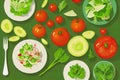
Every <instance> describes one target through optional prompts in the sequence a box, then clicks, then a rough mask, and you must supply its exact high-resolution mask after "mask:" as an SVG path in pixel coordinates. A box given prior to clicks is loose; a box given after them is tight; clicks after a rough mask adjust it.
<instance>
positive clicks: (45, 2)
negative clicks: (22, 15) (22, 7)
mask: <svg viewBox="0 0 120 80" xmlns="http://www.w3.org/2000/svg"><path fill="white" fill-rule="evenodd" d="M47 3H48V0H44V1H43V3H42V5H41V7H42V8H44V7H45V6H46V5H47Z"/></svg>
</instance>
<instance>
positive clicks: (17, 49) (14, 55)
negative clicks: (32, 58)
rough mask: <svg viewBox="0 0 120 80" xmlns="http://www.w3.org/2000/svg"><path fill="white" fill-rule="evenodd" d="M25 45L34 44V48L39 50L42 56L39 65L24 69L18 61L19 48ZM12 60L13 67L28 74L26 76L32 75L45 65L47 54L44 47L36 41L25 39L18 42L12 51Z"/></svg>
mask: <svg viewBox="0 0 120 80" xmlns="http://www.w3.org/2000/svg"><path fill="white" fill-rule="evenodd" d="M25 43H29V44H36V47H37V48H38V49H39V50H40V52H41V54H42V57H41V58H42V59H41V61H40V62H39V63H37V64H35V65H33V66H32V67H31V68H26V67H24V66H23V65H22V64H21V63H20V62H19V60H18V57H17V56H18V54H19V50H20V48H21V47H22V46H23V45H24V44H25ZM12 59H13V63H14V65H15V67H16V68H17V69H18V70H20V71H21V72H23V73H28V74H32V73H36V72H38V71H40V70H41V69H42V68H43V67H44V66H45V64H46V62H47V52H46V49H45V48H44V46H43V45H42V44H41V43H40V42H38V41H36V40H32V39H27V40H24V41H21V42H19V43H18V44H17V45H16V46H15V48H14V50H13V54H12Z"/></svg>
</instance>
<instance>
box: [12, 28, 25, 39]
mask: <svg viewBox="0 0 120 80" xmlns="http://www.w3.org/2000/svg"><path fill="white" fill-rule="evenodd" d="M14 33H15V34H16V35H17V36H19V37H25V36H26V35H27V33H26V31H25V30H24V29H23V28H22V27H20V26H16V27H15V28H14Z"/></svg>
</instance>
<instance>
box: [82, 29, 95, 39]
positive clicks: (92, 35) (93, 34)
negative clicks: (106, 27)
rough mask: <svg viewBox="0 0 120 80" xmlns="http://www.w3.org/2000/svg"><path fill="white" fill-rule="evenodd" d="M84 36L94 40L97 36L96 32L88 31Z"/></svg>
mask: <svg viewBox="0 0 120 80" xmlns="http://www.w3.org/2000/svg"><path fill="white" fill-rule="evenodd" d="M82 36H83V37H84V38H86V39H92V38H93V37H94V36H95V32H94V31H92V30H88V31H85V32H83V33H82Z"/></svg>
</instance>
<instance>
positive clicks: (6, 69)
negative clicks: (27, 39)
mask: <svg viewBox="0 0 120 80" xmlns="http://www.w3.org/2000/svg"><path fill="white" fill-rule="evenodd" d="M3 49H4V51H5V58H4V68H3V75H4V76H7V75H8V66H7V50H8V38H7V37H3Z"/></svg>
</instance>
